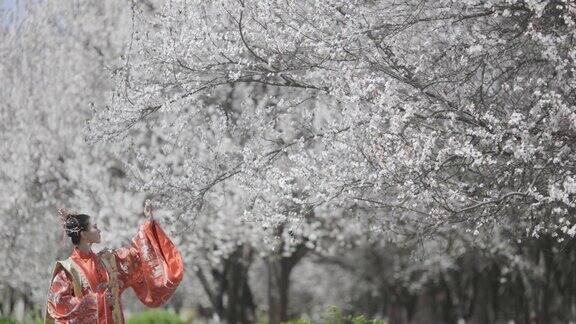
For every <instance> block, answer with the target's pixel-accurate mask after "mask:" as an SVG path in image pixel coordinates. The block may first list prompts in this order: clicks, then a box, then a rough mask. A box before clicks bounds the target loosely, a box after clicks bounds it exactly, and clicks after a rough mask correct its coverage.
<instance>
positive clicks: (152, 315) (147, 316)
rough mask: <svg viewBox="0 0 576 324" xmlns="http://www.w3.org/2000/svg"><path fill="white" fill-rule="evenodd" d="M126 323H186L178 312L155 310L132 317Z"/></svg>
mask: <svg viewBox="0 0 576 324" xmlns="http://www.w3.org/2000/svg"><path fill="white" fill-rule="evenodd" d="M126 324H184V321H183V320H182V319H180V317H179V316H178V315H176V314H173V313H170V312H167V311H164V310H153V311H146V312H143V313H140V314H138V315H134V316H132V317H130V318H129V319H128V320H127V321H126Z"/></svg>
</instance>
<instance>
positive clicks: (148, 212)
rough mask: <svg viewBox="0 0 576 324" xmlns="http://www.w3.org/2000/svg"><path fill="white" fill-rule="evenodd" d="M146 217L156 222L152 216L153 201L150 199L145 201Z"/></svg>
mask: <svg viewBox="0 0 576 324" xmlns="http://www.w3.org/2000/svg"><path fill="white" fill-rule="evenodd" d="M144 216H146V217H148V218H150V220H152V221H153V220H154V216H153V215H152V201H151V200H150V199H146V200H145V201H144Z"/></svg>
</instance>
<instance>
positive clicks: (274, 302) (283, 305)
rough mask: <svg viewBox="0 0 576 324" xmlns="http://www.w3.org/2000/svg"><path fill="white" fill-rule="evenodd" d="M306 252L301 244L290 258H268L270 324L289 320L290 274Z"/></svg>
mask: <svg viewBox="0 0 576 324" xmlns="http://www.w3.org/2000/svg"><path fill="white" fill-rule="evenodd" d="M306 252H307V249H306V247H305V246H304V245H303V244H301V245H300V246H298V247H297V248H296V251H295V252H294V253H293V254H292V255H291V256H289V257H282V256H278V255H274V256H270V257H268V258H267V260H266V266H267V269H268V323H270V324H280V323H281V322H284V321H287V320H288V300H289V296H288V293H289V289H290V273H291V272H292V269H293V268H294V266H295V265H296V264H297V263H298V262H299V261H300V260H301V259H302V258H303V257H304V255H305V254H306Z"/></svg>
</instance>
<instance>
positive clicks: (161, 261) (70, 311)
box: [45, 220, 184, 324]
mask: <svg viewBox="0 0 576 324" xmlns="http://www.w3.org/2000/svg"><path fill="white" fill-rule="evenodd" d="M183 273H184V267H183V263H182V258H181V256H180V253H179V252H178V250H177V249H176V246H175V245H174V244H173V243H172V241H171V240H170V239H169V238H168V236H167V235H166V234H165V233H164V231H163V230H162V229H161V228H160V226H159V225H158V223H157V222H156V221H152V220H148V221H146V222H145V223H144V224H143V225H141V226H140V228H139V229H138V233H137V234H136V235H135V236H134V237H133V238H132V244H131V246H127V247H123V248H120V249H118V250H115V251H111V252H106V253H102V254H95V253H92V252H91V253H85V252H82V251H80V250H79V249H77V248H75V249H74V251H73V252H72V255H71V256H70V258H68V259H67V260H64V261H59V262H57V264H56V267H55V269H54V272H53V274H52V282H51V285H50V289H49V292H48V298H47V304H46V312H45V323H97V324H104V323H107V324H112V323H114V324H120V323H124V315H123V312H122V304H121V302H120V296H121V294H122V292H123V291H124V290H126V289H128V288H130V287H131V288H132V289H133V290H134V292H135V293H136V295H137V296H138V298H139V299H140V301H142V303H144V304H145V305H146V306H149V307H158V306H160V305H162V304H163V303H164V302H165V301H166V300H168V298H170V296H171V295H172V294H173V293H174V291H175V290H176V288H177V286H178V284H179V283H180V281H181V280H182V276H183ZM103 286H104V287H105V286H109V287H110V290H111V291H112V296H113V300H114V302H112V303H110V304H109V303H107V299H106V297H105V290H104V288H103Z"/></svg>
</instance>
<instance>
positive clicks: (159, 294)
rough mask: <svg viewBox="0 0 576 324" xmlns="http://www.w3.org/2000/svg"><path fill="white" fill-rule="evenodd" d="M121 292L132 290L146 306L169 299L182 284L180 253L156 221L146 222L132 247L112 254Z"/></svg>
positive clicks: (182, 269)
mask: <svg viewBox="0 0 576 324" xmlns="http://www.w3.org/2000/svg"><path fill="white" fill-rule="evenodd" d="M115 256H116V262H117V268H118V278H119V281H120V289H121V290H125V289H127V288H128V287H132V289H134V292H135V293H136V295H137V296H138V298H139V299H140V301H142V303H144V305H146V306H148V307H158V306H160V305H162V304H163V303H164V302H165V301H166V300H168V299H169V298H170V297H171V296H172V294H173V293H174V291H175V290H176V288H177V287H178V284H180V282H181V281H182V277H183V274H184V265H183V262H182V257H181V256H180V252H179V251H178V249H177V248H176V246H175V245H174V243H172V241H171V240H170V238H169V237H168V236H167V235H166V233H164V231H163V230H162V228H161V227H160V225H159V224H158V223H157V222H156V221H146V222H145V223H144V224H142V225H141V226H140V228H139V229H138V233H136V235H135V236H134V237H133V238H132V244H131V246H129V247H124V248H121V249H118V250H116V252H115Z"/></svg>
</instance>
